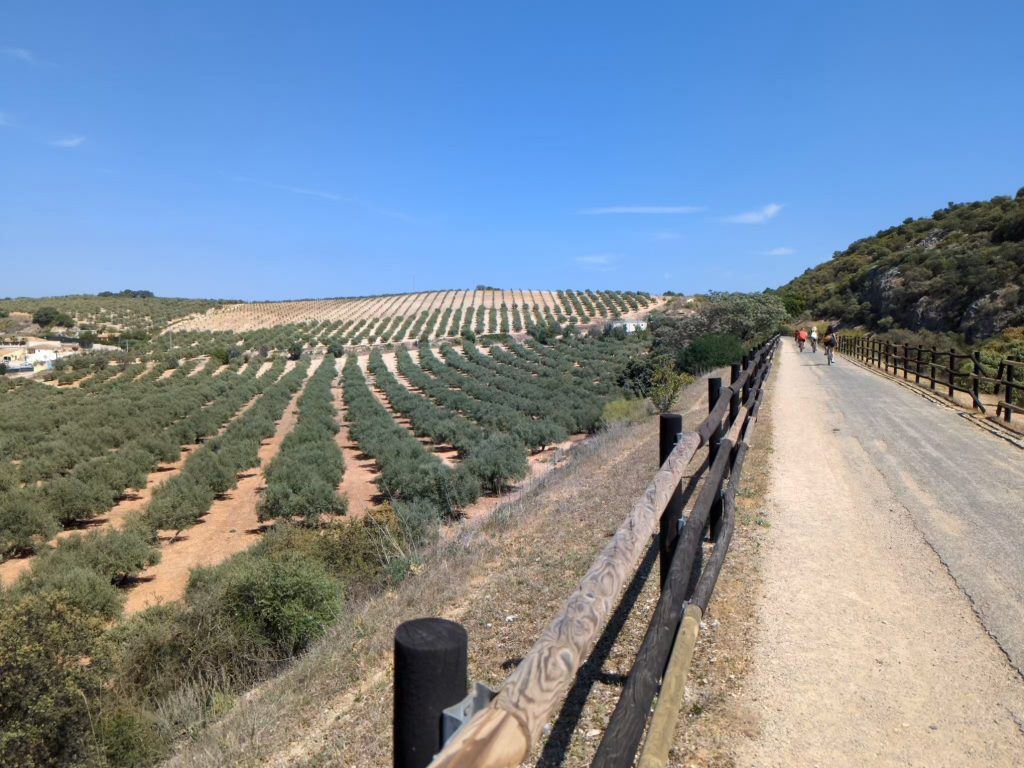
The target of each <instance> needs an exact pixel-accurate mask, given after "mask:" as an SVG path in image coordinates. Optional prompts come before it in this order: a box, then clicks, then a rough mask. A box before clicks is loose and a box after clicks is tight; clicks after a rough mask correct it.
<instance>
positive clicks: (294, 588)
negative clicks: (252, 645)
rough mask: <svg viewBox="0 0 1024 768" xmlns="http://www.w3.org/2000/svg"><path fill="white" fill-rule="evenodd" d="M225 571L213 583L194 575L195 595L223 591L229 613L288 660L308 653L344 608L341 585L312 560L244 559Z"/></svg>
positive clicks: (227, 566)
mask: <svg viewBox="0 0 1024 768" xmlns="http://www.w3.org/2000/svg"><path fill="white" fill-rule="evenodd" d="M220 570H221V572H220V573H218V574H217V575H216V576H215V577H214V578H213V579H212V580H207V579H205V578H204V576H203V575H202V573H200V572H197V573H194V574H193V579H192V581H191V582H190V584H189V591H190V592H193V591H194V590H196V589H198V588H200V585H203V586H205V587H206V588H213V589H217V588H218V587H220V588H222V589H223V593H222V597H221V598H220V599H221V601H222V604H223V610H224V611H225V613H226V614H227V615H228V616H230V617H231V618H232V619H233V620H234V621H235V622H236V623H238V624H239V626H240V627H241V628H242V629H243V630H245V631H251V632H253V633H255V634H256V635H257V636H259V637H261V638H263V639H265V640H266V641H267V643H268V644H269V645H270V646H271V647H272V648H273V649H274V650H275V651H276V652H277V653H279V654H280V655H281V656H282V657H289V656H293V655H295V654H296V653H299V652H300V651H302V650H304V649H305V648H306V647H307V646H308V645H309V644H310V643H311V642H312V641H313V640H315V639H316V638H318V637H319V636H320V635H321V634H322V633H323V631H324V629H325V628H326V627H327V626H328V625H329V624H330V623H331V622H332V621H333V620H334V618H335V617H336V616H337V614H338V611H339V610H340V609H341V603H342V589H341V584H340V583H339V582H338V581H337V580H336V579H334V578H333V577H331V576H330V575H329V574H328V573H327V571H326V569H325V568H324V566H323V564H322V563H320V562H319V561H317V560H316V559H314V558H311V557H306V556H303V555H297V554H293V555H290V556H282V557H279V558H262V557H245V556H243V557H238V558H235V559H233V560H231V561H229V563H228V564H227V565H226V566H223V567H222V568H221V569H220ZM218 582H219V583H218Z"/></svg>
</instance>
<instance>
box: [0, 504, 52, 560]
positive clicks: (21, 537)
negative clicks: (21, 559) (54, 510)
mask: <svg viewBox="0 0 1024 768" xmlns="http://www.w3.org/2000/svg"><path fill="white" fill-rule="evenodd" d="M59 530H60V526H59V525H58V524H57V521H56V519H54V517H53V515H51V514H50V513H49V512H47V511H46V510H45V509H44V508H43V506H42V504H41V503H40V499H39V497H38V495H36V494H35V493H32V492H31V491H26V490H20V489H10V490H6V491H0V557H9V556H10V555H15V554H19V553H23V552H31V551H33V550H34V549H36V548H37V547H39V546H40V545H41V544H43V543H44V542H46V541H48V540H49V539H50V538H51V537H52V536H53V535H54V534H56V533H57V531H59Z"/></svg>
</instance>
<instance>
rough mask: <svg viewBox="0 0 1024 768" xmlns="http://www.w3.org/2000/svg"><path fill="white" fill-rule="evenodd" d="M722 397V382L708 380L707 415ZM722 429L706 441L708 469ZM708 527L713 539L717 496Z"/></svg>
mask: <svg viewBox="0 0 1024 768" xmlns="http://www.w3.org/2000/svg"><path fill="white" fill-rule="evenodd" d="M756 369H757V366H756V365H755V366H754V367H753V368H752V369H751V372H750V378H754V372H755V371H756ZM721 396H722V380H721V379H719V378H717V377H714V378H710V379H708V413H710V412H711V411H713V410H714V408H715V405H716V404H717V403H718V399H719V398H720V397H721ZM723 431H724V429H723V427H722V425H719V426H718V427H716V428H715V430H714V431H713V432H712V433H711V438H710V439H709V440H708V466H709V467H710V466H711V465H712V464H714V463H715V457H717V456H718V450H719V447H720V445H721V443H722V433H723ZM708 526H709V528H710V530H711V538H712V539H714V538H715V536H717V535H718V531H719V530H720V529H721V526H722V499H721V496H719V498H718V499H716V500H715V502H714V504H712V505H711V513H710V514H709V515H708Z"/></svg>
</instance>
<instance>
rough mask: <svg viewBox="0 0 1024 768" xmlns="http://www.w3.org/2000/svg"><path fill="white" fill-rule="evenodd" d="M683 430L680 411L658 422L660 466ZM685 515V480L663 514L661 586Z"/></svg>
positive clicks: (659, 552)
mask: <svg viewBox="0 0 1024 768" xmlns="http://www.w3.org/2000/svg"><path fill="white" fill-rule="evenodd" d="M682 431H683V417H682V416H680V415H679V414H678V413H663V414H661V418H660V419H659V422H658V466H661V465H663V464H664V463H665V460H666V459H667V458H668V456H669V454H670V453H672V449H673V448H675V447H676V443H677V442H679V435H680V433H682ZM682 515H683V482H682V480H680V481H679V483H677V484H676V487H675V490H673V491H672V496H671V497H670V498H669V500H668V505H667V506H666V507H665V511H664V512H662V514H661V522H660V527H659V529H658V563H659V566H660V573H661V586H665V577H666V576H667V575H668V567H669V565H671V563H672V555H673V554H674V553H675V551H676V540H677V539H678V538H679V520H680V518H681V517H682Z"/></svg>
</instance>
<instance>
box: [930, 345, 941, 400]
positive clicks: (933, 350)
mask: <svg viewBox="0 0 1024 768" xmlns="http://www.w3.org/2000/svg"><path fill="white" fill-rule="evenodd" d="M938 353H939V351H938V350H937V349H936V348H935V347H932V353H931V355H930V356H929V358H928V361H929V362H930V363H931V364H932V375H931V382H932V392H934V391H935V356H936V355H937V354H938Z"/></svg>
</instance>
